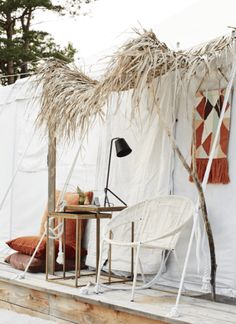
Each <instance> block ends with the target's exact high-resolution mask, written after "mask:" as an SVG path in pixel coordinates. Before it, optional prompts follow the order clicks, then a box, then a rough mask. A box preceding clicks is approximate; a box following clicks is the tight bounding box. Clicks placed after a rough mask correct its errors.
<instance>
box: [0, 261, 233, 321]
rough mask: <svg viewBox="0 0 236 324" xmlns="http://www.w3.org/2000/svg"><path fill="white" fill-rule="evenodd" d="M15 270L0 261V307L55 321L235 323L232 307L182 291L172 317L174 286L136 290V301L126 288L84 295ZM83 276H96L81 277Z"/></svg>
mask: <svg viewBox="0 0 236 324" xmlns="http://www.w3.org/2000/svg"><path fill="white" fill-rule="evenodd" d="M17 273H19V272H17V271H15V270H14V269H12V268H10V267H9V266H8V265H5V264H4V265H3V264H0V307H2V308H7V309H13V310H16V311H19V312H24V310H26V313H27V314H33V315H34V316H38V317H42V318H47V319H51V320H52V319H53V320H56V321H57V322H58V323H79V324H80V323H81V324H86V323H88V324H93V323H94V324H103V323H109V324H110V323H112V324H116V323H117V324H118V323H119V324H128V323H130V324H136V323H142V324H154V323H156V324H159V323H172V324H174V323H175V324H177V323H189V324H190V323H191V324H199V323H200V324H202V323H204V324H223V323H226V324H230V323H231V324H233V323H234V324H235V323H236V307H235V306H233V305H226V304H222V303H213V302H211V301H208V300H204V299H199V298H193V297H189V296H183V297H182V298H181V303H180V306H179V311H180V314H181V316H180V317H179V318H175V319H173V318H170V317H168V313H169V312H170V310H171V308H172V307H173V306H174V303H175V299H176V292H175V290H171V289H167V290H166V291H163V290H158V289H148V290H140V291H138V292H137V293H136V295H135V302H130V291H121V290H115V291H114V290H112V291H106V292H104V293H103V294H98V295H97V294H95V293H94V291H93V287H90V288H89V293H88V294H87V295H83V294H81V292H80V289H79V288H74V287H68V286H64V285H60V284H58V283H54V282H53V283H52V282H47V281H46V280H45V275H44V274H27V275H26V278H25V279H21V280H19V279H16V274H17ZM83 280H84V282H85V283H86V282H88V281H92V280H94V276H92V277H83Z"/></svg>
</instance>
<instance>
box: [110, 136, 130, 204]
mask: <svg viewBox="0 0 236 324" xmlns="http://www.w3.org/2000/svg"><path fill="white" fill-rule="evenodd" d="M114 141H115V146H116V156H118V157H123V156H126V155H128V154H130V153H131V152H132V150H131V148H130V147H129V145H128V144H127V142H126V141H125V139H124V138H120V137H115V138H112V140H111V144H110V154H109V160H108V168H107V181H106V187H105V188H104V192H105V199H104V206H107V205H108V206H110V202H109V199H108V196H107V192H108V191H109V192H110V193H111V194H112V195H113V196H115V197H116V198H117V199H118V200H119V201H120V202H122V204H124V205H125V206H127V204H126V203H125V202H124V201H123V200H122V199H120V198H119V197H118V196H117V195H116V194H115V193H114V192H113V191H111V190H110V189H109V188H108V182H109V175H110V167H111V153H112V144H113V142H114Z"/></svg>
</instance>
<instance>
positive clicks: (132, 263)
mask: <svg viewBox="0 0 236 324" xmlns="http://www.w3.org/2000/svg"><path fill="white" fill-rule="evenodd" d="M131 242H134V222H131ZM133 278H134V248H133V247H131V279H132V280H133Z"/></svg>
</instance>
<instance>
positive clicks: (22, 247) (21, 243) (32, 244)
mask: <svg viewBox="0 0 236 324" xmlns="http://www.w3.org/2000/svg"><path fill="white" fill-rule="evenodd" d="M39 240H40V236H22V237H18V238H16V239H13V240H10V241H8V242H6V244H7V245H8V246H9V247H10V248H11V249H13V250H15V251H18V252H20V253H23V254H26V255H32V254H33V253H34V250H35V248H36V246H37V244H38V242H39ZM46 243H47V241H46V239H43V241H42V242H41V244H40V246H39V248H38V251H37V252H36V254H35V257H36V258H39V259H45V256H46ZM58 246H59V242H58V241H57V240H55V249H56V256H57V253H58ZM84 255H86V250H85V249H81V256H84ZM74 257H75V249H74V248H73V247H72V246H70V245H66V259H73V258H74Z"/></svg>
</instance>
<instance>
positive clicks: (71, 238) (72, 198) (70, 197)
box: [39, 190, 92, 255]
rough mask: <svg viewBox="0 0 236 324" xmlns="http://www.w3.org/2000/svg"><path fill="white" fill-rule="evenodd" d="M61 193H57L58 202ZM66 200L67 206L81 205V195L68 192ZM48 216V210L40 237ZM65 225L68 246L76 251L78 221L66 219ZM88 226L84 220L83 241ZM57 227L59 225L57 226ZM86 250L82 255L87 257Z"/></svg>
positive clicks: (43, 220) (82, 251) (45, 213)
mask: <svg viewBox="0 0 236 324" xmlns="http://www.w3.org/2000/svg"><path fill="white" fill-rule="evenodd" d="M60 193H61V192H60V191H59V190H57V191H56V202H57V201H58V199H59V196H60ZM90 198H91V199H92V194H91V195H90ZM64 199H65V200H66V203H67V205H78V203H79V194H77V193H73V192H66V194H65V196H64ZM47 216H48V208H46V210H45V212H44V214H43V217H42V221H41V226H40V232H39V235H40V236H42V235H43V233H44V228H45V227H44V224H45V222H46V221H47ZM65 223H66V224H65V225H66V245H68V246H70V247H72V248H73V249H75V247H76V226H75V225H76V221H75V220H74V219H66V221H65ZM86 224H87V221H86V220H82V230H81V233H82V237H81V241H82V239H83V234H84V232H85V228H86ZM55 225H56V226H57V223H56V224H55ZM86 253H87V252H86V250H85V249H83V248H82V249H81V255H86Z"/></svg>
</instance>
